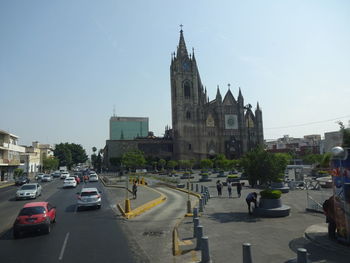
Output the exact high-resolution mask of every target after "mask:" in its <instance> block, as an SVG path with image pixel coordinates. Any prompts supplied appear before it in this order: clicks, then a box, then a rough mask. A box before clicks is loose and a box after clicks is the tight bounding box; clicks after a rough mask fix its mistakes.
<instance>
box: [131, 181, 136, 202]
mask: <svg viewBox="0 0 350 263" xmlns="http://www.w3.org/2000/svg"><path fill="white" fill-rule="evenodd" d="M136 193H137V184H136V181H134V184H133V185H132V195H133V198H134V199H136Z"/></svg>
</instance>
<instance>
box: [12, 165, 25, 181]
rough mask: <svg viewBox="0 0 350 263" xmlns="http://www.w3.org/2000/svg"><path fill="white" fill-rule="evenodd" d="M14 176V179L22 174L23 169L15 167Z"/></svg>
mask: <svg viewBox="0 0 350 263" xmlns="http://www.w3.org/2000/svg"><path fill="white" fill-rule="evenodd" d="M13 173H14V177H15V179H16V178H18V177H20V176H22V175H23V169H21V168H16V169H15V170H14V171H13Z"/></svg>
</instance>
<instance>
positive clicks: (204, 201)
mask: <svg viewBox="0 0 350 263" xmlns="http://www.w3.org/2000/svg"><path fill="white" fill-rule="evenodd" d="M202 199H203V204H204V205H206V204H207V196H206V194H205V193H203V194H202Z"/></svg>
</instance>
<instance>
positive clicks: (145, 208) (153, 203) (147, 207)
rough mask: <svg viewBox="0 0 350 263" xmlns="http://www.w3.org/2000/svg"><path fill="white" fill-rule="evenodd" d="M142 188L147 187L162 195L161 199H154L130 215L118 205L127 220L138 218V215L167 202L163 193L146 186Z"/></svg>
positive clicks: (132, 211)
mask: <svg viewBox="0 0 350 263" xmlns="http://www.w3.org/2000/svg"><path fill="white" fill-rule="evenodd" d="M140 186H142V187H147V188H149V189H150V190H152V191H155V192H157V193H158V194H160V197H158V198H156V199H154V200H151V201H149V202H147V203H146V204H143V205H141V206H139V207H137V208H135V209H133V210H131V211H130V212H129V213H125V211H124V209H123V208H122V206H121V205H120V204H117V207H118V209H119V211H120V212H121V213H122V215H123V216H124V217H125V218H126V219H130V218H133V217H135V216H138V215H141V214H142V213H144V212H146V211H148V210H150V209H151V208H153V207H155V206H157V205H159V204H161V203H163V202H164V201H165V200H166V196H165V195H164V194H162V193H161V192H159V191H157V190H154V189H152V188H150V187H148V186H145V185H140Z"/></svg>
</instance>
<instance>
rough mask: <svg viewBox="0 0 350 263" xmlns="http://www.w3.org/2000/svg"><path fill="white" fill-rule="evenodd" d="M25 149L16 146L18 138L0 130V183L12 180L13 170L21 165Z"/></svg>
mask: <svg viewBox="0 0 350 263" xmlns="http://www.w3.org/2000/svg"><path fill="white" fill-rule="evenodd" d="M24 152H25V148H24V147H22V146H19V145H18V136H16V135H14V134H11V133H9V132H6V131H3V130H0V181H8V180H12V179H13V175H14V170H15V169H16V168H18V167H19V166H20V164H21V162H20V155H21V154H23V153H24Z"/></svg>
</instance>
